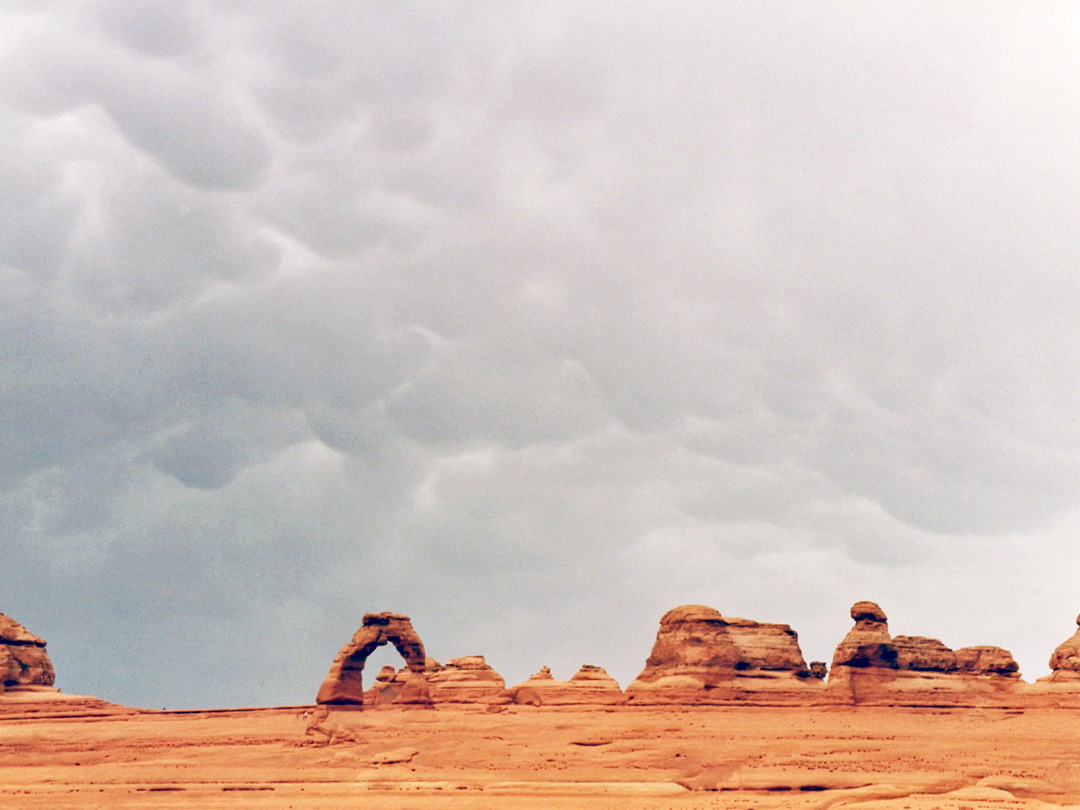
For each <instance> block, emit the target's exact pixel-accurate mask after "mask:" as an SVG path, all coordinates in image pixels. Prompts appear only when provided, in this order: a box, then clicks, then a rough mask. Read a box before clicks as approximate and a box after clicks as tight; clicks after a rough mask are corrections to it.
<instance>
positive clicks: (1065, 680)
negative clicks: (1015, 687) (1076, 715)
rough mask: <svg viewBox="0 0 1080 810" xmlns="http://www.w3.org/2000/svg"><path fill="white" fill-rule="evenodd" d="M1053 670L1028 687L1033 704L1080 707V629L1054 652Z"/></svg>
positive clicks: (1051, 667) (1079, 620) (1051, 662)
mask: <svg viewBox="0 0 1080 810" xmlns="http://www.w3.org/2000/svg"><path fill="white" fill-rule="evenodd" d="M1076 623H1077V625H1080V616H1077V617H1076ZM1050 670H1051V672H1050V674H1049V675H1045V676H1043V677H1042V678H1039V679H1038V680H1037V681H1035V683H1033V684H1031V686H1029V687H1028V693H1029V694H1030V695H1031V698H1032V702H1033V704H1035V705H1049V706H1065V707H1068V708H1071V709H1075V708H1080V629H1078V630H1077V631H1076V632H1075V633H1073V635H1072V637H1071V638H1068V639H1066V640H1065V641H1063V642H1061V644H1059V645H1058V646H1057V648H1056V649H1055V650H1054V652H1053V653H1052V654H1051V656H1050Z"/></svg>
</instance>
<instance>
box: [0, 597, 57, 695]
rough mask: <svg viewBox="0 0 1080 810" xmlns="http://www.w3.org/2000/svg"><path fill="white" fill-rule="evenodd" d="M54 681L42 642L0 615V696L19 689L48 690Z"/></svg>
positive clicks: (17, 624)
mask: <svg viewBox="0 0 1080 810" xmlns="http://www.w3.org/2000/svg"><path fill="white" fill-rule="evenodd" d="M55 681H56V673H55V672H54V671H53V665H52V661H50V660H49V654H48V653H47V652H46V651H45V640H44V639H43V638H39V637H38V636H35V635H34V634H33V633H31V632H30V631H29V630H27V629H26V628H25V627H23V626H22V625H21V624H19V623H18V622H17V621H15V620H14V619H12V618H11V617H10V616H5V615H4V614H3V613H0V694H2V693H3V692H5V691H7V690H17V689H19V688H48V687H51V686H52V685H53V683H55Z"/></svg>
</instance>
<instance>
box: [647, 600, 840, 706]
mask: <svg viewBox="0 0 1080 810" xmlns="http://www.w3.org/2000/svg"><path fill="white" fill-rule="evenodd" d="M820 686H821V681H820V679H819V678H816V677H813V676H812V675H811V672H810V670H809V669H808V668H807V666H806V661H805V659H804V658H803V655H802V651H801V650H800V649H799V636H798V634H797V633H796V632H795V631H794V630H792V629H791V627H789V626H788V625H786V624H766V623H763V622H756V621H753V620H751V619H739V618H734V617H730V616H723V615H721V614H720V612H719V611H718V610H715V609H713V608H710V607H705V606H704V605H684V606H682V607H677V608H674V609H673V610H669V611H668V612H667V613H665V614H664V616H663V617H662V618H661V619H660V629H659V630H658V631H657V634H656V642H655V643H654V644H653V648H652V654H651V655H650V656H649V658H648V660H646V662H645V669H644V670H642V672H641V674H640V675H638V676H637V678H636V679H635V680H634V681H633V682H632V683H631V684H630V685H629V686H628V687H627V688H626V695H627V698H628V700H630V701H631V702H634V703H727V702H733V701H736V702H765V703H771V702H783V703H788V702H799V701H809V700H812V697H813V695H814V694H816V693H817V691H818V690H819V689H820Z"/></svg>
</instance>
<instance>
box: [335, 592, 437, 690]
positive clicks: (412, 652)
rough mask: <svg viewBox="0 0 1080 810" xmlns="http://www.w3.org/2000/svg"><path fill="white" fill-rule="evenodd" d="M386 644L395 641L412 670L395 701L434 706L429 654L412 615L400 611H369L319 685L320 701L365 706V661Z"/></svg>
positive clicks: (409, 669) (394, 643) (395, 645)
mask: <svg viewBox="0 0 1080 810" xmlns="http://www.w3.org/2000/svg"><path fill="white" fill-rule="evenodd" d="M383 644H393V645H394V647H395V648H396V649H397V651H398V652H399V653H401V657H402V658H404V659H405V664H406V666H407V668H408V671H409V674H408V675H407V677H406V678H405V679H404V681H403V683H402V684H401V686H400V688H398V689H397V691H396V693H395V696H394V698H393V702H394V703H396V704H409V705H417V706H430V705H431V694H430V690H429V688H428V683H427V678H426V677H425V674H424V671H425V666H426V663H427V658H426V656H425V655H424V645H423V642H421V641H420V636H418V635H417V634H416V631H415V630H414V629H413V626H412V621H411V620H410V619H409V617H408V616H403V615H402V614H400V613H368V614H366V615H365V616H364V618H363V621H362V623H361V626H360V629H359V630H357V631H356V633H355V634H353V637H352V641H350V642H349V643H348V644H346V645H345V646H344V647H342V648H341V650H340V651H339V652H338V654H337V656H336V657H335V658H334V662H333V663H332V664H331V665H330V672H329V674H327V676H326V679H325V680H324V681H323V683H322V686H321V687H319V693H318V696H317V697H316V698H315V701H316V702H317V703H331V704H339V705H351V706H355V707H360V708H362V707H363V706H364V684H363V672H364V663H365V662H366V661H367V658H368V656H369V655H371V653H372V652H373V651H374V650H375V649H376V648H378V647H381V646H382V645H383Z"/></svg>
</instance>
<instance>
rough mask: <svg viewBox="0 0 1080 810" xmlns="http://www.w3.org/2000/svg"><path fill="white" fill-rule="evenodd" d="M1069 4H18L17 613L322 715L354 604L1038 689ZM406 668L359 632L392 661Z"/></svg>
mask: <svg viewBox="0 0 1080 810" xmlns="http://www.w3.org/2000/svg"><path fill="white" fill-rule="evenodd" d="M1078 52H1080V11H1078V10H1077V6H1076V4H1075V3H1060V4H1049V3H1046V4H1039V3H1022V4H1020V3H1011V2H1009V3H1005V2H1002V3H996V4H995V3H987V2H984V0H979V1H978V2H973V3H970V4H964V3H959V2H950V3H945V4H941V3H936V2H935V3H925V4H920V3H911V2H903V3H895V4H890V3H887V2H875V3H871V4H867V3H863V2H854V1H853V2H822V3H800V2H789V3H745V2H731V3H717V2H681V3H677V2H663V3H660V2H657V3H644V2H623V3H605V2H597V1H596V0H588V2H584V1H583V2H576V3H575V2H553V3H547V2H545V3H506V2H491V3H485V2H465V3H452V2H439V3H425V4H420V3H412V2H382V1H381V0H380V2H366V3H364V2H353V0H341V2H308V3H293V2H279V3H269V2H251V1H245V0H192V1H191V2H182V1H181V0H175V1H170V2H150V0H146V1H145V2H124V3H119V2H112V1H111V0H98V1H97V2H91V1H90V0H87V1H86V2H77V1H76V0H57V1H56V2H46V1H45V0H8V2H5V3H4V5H3V10H0V290H2V295H3V306H2V307H0V559H2V565H0V611H2V612H4V613H7V614H9V615H11V616H13V617H14V618H16V619H18V620H19V621H21V622H22V623H24V624H25V625H27V627H29V629H30V630H32V631H33V632H35V633H37V634H39V635H41V636H43V637H44V638H45V639H46V640H47V641H48V642H49V651H50V653H51V654H52V657H53V660H54V663H55V665H56V669H57V685H58V686H60V687H61V688H62V689H63V690H64V691H66V692H72V693H81V694H93V695H98V696H101V697H103V698H107V699H110V700H114V701H118V702H121V703H126V704H131V705H139V706H150V707H161V706H167V707H169V708H179V707H199V706H203V707H209V706H236V705H272V704H282V703H286V704H288V703H303V702H310V701H311V700H313V698H314V695H315V691H316V690H317V688H318V685H319V683H320V681H321V680H322V678H323V677H324V675H325V673H326V671H327V669H328V667H329V665H330V661H331V660H332V658H333V656H334V654H335V652H336V651H337V649H338V648H339V647H340V646H341V645H342V644H343V643H345V642H346V641H347V640H348V639H349V637H350V636H351V635H352V633H353V631H354V630H355V629H356V628H357V627H358V626H359V624H360V619H361V616H362V614H364V613H365V612H372V611H382V610H395V611H400V612H404V613H407V614H409V615H410V616H412V618H413V623H414V626H415V627H416V629H417V631H418V632H419V633H420V635H421V637H422V638H423V640H424V642H425V644H426V646H427V650H428V654H429V655H431V656H434V657H435V658H438V659H439V660H442V661H445V660H446V659H448V658H453V657H458V656H462V655H469V654H483V655H486V656H487V658H488V661H489V662H490V663H491V664H492V665H493V666H494V667H495V668H496V669H497V670H499V671H500V672H501V673H502V674H503V676H504V677H505V678H506V680H507V681H508V683H509V684H512V683H515V682H518V681H520V680H522V679H524V678H526V677H527V676H528V675H529V674H531V673H532V672H535V671H536V670H537V669H539V668H540V667H541V666H542V665H549V666H551V668H552V670H553V672H554V674H555V676H556V677H560V678H568V677H569V676H570V675H571V674H572V673H573V672H574V671H576V670H577V668H578V667H579V666H580V665H581V664H583V663H591V664H598V665H600V666H604V667H606V668H607V669H608V670H609V672H610V673H611V674H612V675H613V676H615V677H616V678H617V679H618V680H619V681H620V683H621V684H622V685H623V686H626V685H627V683H628V682H629V681H630V680H631V679H632V678H633V677H634V676H635V675H636V674H637V673H638V672H639V671H640V670H641V668H642V667H643V666H644V661H645V658H646V657H647V656H648V654H649V650H650V647H651V645H652V642H653V639H654V637H655V633H656V627H657V622H658V620H659V618H660V616H661V615H662V614H663V613H664V611H666V610H667V609H669V608H671V607H674V606H676V605H680V604H685V603H703V604H706V605H709V606H712V607H714V608H716V609H718V610H719V611H721V612H722V613H725V614H728V615H734V616H744V617H748V618H752V619H757V620H760V621H773V622H785V623H789V624H791V625H792V626H793V627H794V628H795V629H796V630H797V631H798V632H799V634H800V638H801V641H802V647H803V651H804V653H805V655H806V658H807V660H811V659H822V660H826V661H829V660H831V656H832V651H833V649H834V647H835V646H836V644H837V642H839V641H840V639H841V638H842V637H843V635H844V634H845V633H846V632H847V631H848V629H849V628H850V627H851V620H850V618H849V616H848V608H849V607H850V605H851V604H852V603H853V602H855V601H856V600H859V599H872V600H875V601H877V602H879V603H880V604H881V605H882V607H883V608H884V609H885V611H886V613H887V614H888V615H889V618H890V627H891V629H892V631H893V632H894V633H907V634H912V635H927V636H932V637H937V638H940V639H941V640H942V641H944V642H945V643H946V644H948V645H949V646H951V647H961V646H965V645H971V644H996V645H1000V646H1003V647H1006V648H1008V649H1010V650H1012V651H1013V653H1014V654H1015V655H1016V657H1017V659H1018V661H1019V662H1020V665H1021V670H1022V671H1023V673H1024V676H1025V678H1026V679H1027V680H1034V679H1035V678H1036V677H1039V676H1041V675H1044V674H1046V672H1047V663H1046V662H1047V659H1048V657H1049V655H1050V653H1051V651H1052V650H1053V648H1054V647H1055V646H1056V645H1057V644H1058V643H1060V642H1061V641H1063V640H1064V639H1065V638H1067V637H1068V636H1069V635H1070V634H1071V633H1072V631H1073V630H1074V629H1075V626H1074V620H1075V617H1076V614H1077V612H1078V611H1080V588H1078V585H1077V583H1080V543H1078V541H1080V424H1078V422H1077V415H1078V403H1080V272H1078V267H1080V228H1078V222H1080V145H1078V141H1077V133H1078V132H1080V62H1078V61H1077V57H1076V54H1077V53H1078ZM391 660H393V659H392V658H391V657H389V656H387V657H386V658H385V659H380V660H379V661H378V663H383V662H384V661H385V662H389V661H391Z"/></svg>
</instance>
